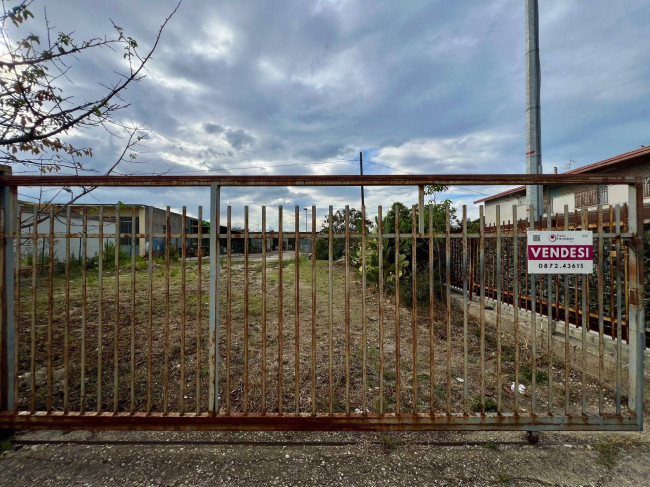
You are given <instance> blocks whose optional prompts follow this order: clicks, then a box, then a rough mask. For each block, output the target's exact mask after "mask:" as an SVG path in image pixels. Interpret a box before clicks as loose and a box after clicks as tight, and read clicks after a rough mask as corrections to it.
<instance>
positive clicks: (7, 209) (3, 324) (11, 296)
mask: <svg viewBox="0 0 650 487" xmlns="http://www.w3.org/2000/svg"><path fill="white" fill-rule="evenodd" d="M0 174H3V175H11V168H9V167H7V166H4V167H3V169H0ZM17 197H18V191H17V188H16V187H9V186H3V187H0V232H2V233H3V234H4V235H3V237H2V239H0V254H1V255H0V269H1V271H2V277H1V278H0V295H1V296H0V308H1V311H0V410H3V411H7V412H12V411H17V404H18V397H17V391H18V385H17V379H18V369H17V365H18V345H17V343H18V341H17V338H16V337H17V336H18V331H17V326H18V323H19V319H17V318H19V314H18V301H15V298H16V297H19V296H20V293H19V291H18V290H17V288H18V287H19V286H20V281H16V280H15V278H16V275H18V276H20V274H19V273H18V271H17V270H16V269H18V268H20V253H19V252H18V250H19V248H20V244H19V243H18V242H17V240H16V235H18V236H19V234H20V230H19V229H20V225H21V222H20V209H19V206H18V201H17ZM16 219H18V222H16ZM16 223H18V226H17V227H16V228H14V226H15V225H16ZM14 249H17V250H16V252H14Z"/></svg>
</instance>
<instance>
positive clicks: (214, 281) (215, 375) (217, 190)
mask: <svg viewBox="0 0 650 487" xmlns="http://www.w3.org/2000/svg"><path fill="white" fill-rule="evenodd" d="M220 214H221V186H219V185H217V184H212V185H211V186H210V313H209V318H208V321H209V333H210V387H209V394H208V400H209V404H208V412H209V413H210V414H211V415H215V414H217V413H218V412H219V335H220V321H219V274H220V270H221V262H220V260H221V259H220V257H221V255H220V253H221V246H220V245H219V233H220V231H221V225H220V221H219V217H220Z"/></svg>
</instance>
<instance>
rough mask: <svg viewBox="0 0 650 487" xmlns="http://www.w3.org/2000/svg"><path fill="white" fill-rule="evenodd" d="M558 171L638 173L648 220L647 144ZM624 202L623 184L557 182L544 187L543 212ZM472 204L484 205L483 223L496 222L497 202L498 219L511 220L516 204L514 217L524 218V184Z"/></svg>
mask: <svg viewBox="0 0 650 487" xmlns="http://www.w3.org/2000/svg"><path fill="white" fill-rule="evenodd" d="M562 174H571V175H573V174H616V175H623V176H642V177H643V178H644V179H645V184H644V192H643V196H644V197H643V205H644V215H645V222H646V223H650V147H642V148H640V149H637V150H634V151H631V152H627V153H625V154H621V155H618V156H616V157H612V158H609V159H605V160H603V161H600V162H596V163H593V164H589V165H587V166H583V167H579V168H577V169H573V170H570V171H567V172H564V173H562ZM627 202H628V186H627V185H616V184H609V185H608V184H604V185H598V186H587V185H557V186H545V187H544V214H546V213H547V211H549V210H550V211H551V213H552V214H559V213H563V212H564V206H565V205H567V206H568V209H569V211H570V212H573V211H574V210H576V209H577V210H581V209H583V208H586V209H587V210H589V211H594V210H595V209H596V208H597V207H598V205H603V207H605V208H609V206H615V205H623V204H625V203H627ZM475 203H476V204H480V203H482V204H483V205H484V206H485V223H486V225H494V224H495V223H496V207H497V205H499V207H500V214H501V221H502V222H506V223H507V222H508V221H512V208H513V205H516V206H517V216H518V218H521V219H526V218H527V215H528V208H527V207H526V187H525V186H519V187H517V188H514V189H510V190H507V191H503V192H502V193H498V194H495V195H492V196H488V197H487V198H483V199H480V200H478V201H475Z"/></svg>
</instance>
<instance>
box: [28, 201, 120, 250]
mask: <svg viewBox="0 0 650 487" xmlns="http://www.w3.org/2000/svg"><path fill="white" fill-rule="evenodd" d="M21 220H22V222H23V225H28V226H23V228H22V230H21V234H22V238H21V240H20V255H21V258H25V257H27V256H28V255H29V254H31V253H32V244H33V241H32V238H31V235H30V234H31V233H32V232H33V226H32V225H30V223H31V222H32V220H33V213H31V212H23V213H22V216H21ZM87 225H88V234H97V233H99V220H98V219H97V218H96V217H90V216H89V217H88V223H87ZM66 231H67V228H66V222H65V216H61V217H58V218H57V217H55V218H54V233H61V234H65V233H66ZM82 231H83V220H82V218H81V217H78V216H71V218H70V233H82ZM49 232H50V219H49V218H46V219H45V220H44V221H42V222H41V223H39V224H38V233H39V234H49ZM104 233H105V234H114V233H115V223H114V222H108V221H104ZM107 241H110V242H113V243H114V242H115V238H113V237H104V242H107ZM43 242H45V247H43ZM81 245H83V244H82V239H81V238H70V255H71V258H72V256H74V258H79V255H80V249H81ZM37 246H38V247H37V253H38V258H39V262H40V256H41V254H42V253H43V248H45V257H46V258H47V257H48V256H49V252H50V250H49V249H50V247H49V238H48V237H46V238H45V239H42V238H39V239H38V243H37ZM86 247H87V251H86V252H87V254H86V255H87V256H88V258H90V257H93V256H94V255H95V254H97V253H98V251H99V239H98V238H87V239H86ZM65 257H66V239H65V238H55V239H54V258H55V260H59V261H65Z"/></svg>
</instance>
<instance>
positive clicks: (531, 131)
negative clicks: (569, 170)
mask: <svg viewBox="0 0 650 487" xmlns="http://www.w3.org/2000/svg"><path fill="white" fill-rule="evenodd" d="M540 86H541V73H540V62H539V11H538V6H537V0H526V173H527V174H542V133H541V117H540ZM531 206H532V211H531V214H530V215H528V217H529V219H530V220H533V221H535V220H537V219H538V218H539V216H540V215H541V213H542V212H543V211H544V210H543V209H544V206H543V189H542V188H541V186H526V207H527V208H531Z"/></svg>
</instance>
